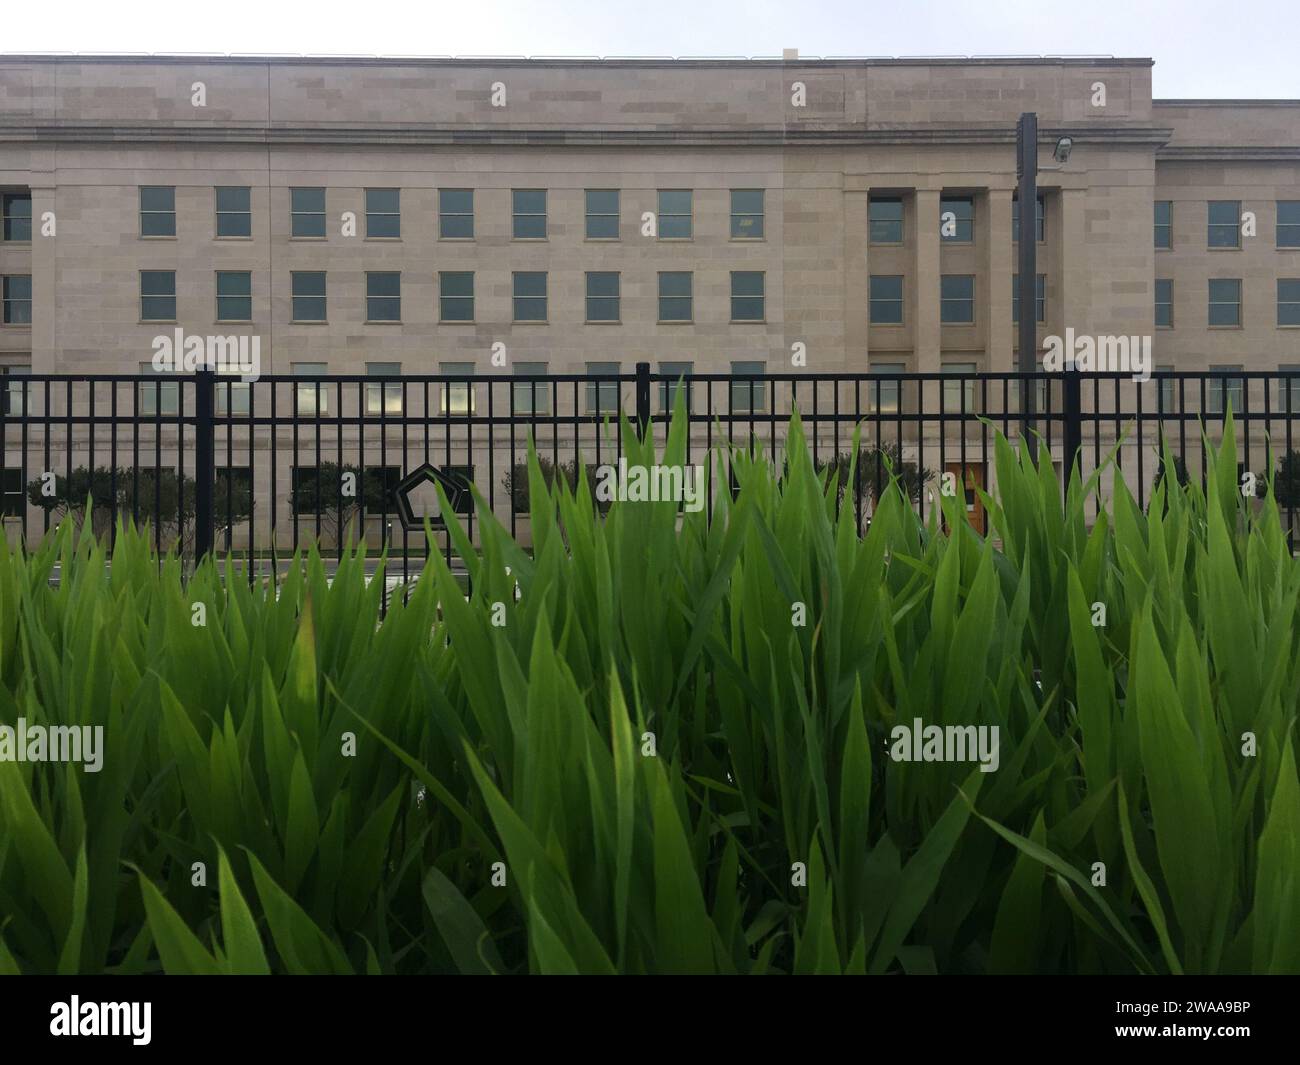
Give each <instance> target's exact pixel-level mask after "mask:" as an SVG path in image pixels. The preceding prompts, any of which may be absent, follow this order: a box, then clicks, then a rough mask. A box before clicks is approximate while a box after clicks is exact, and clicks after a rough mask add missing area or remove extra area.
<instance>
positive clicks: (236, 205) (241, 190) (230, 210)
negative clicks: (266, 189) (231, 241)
mask: <svg viewBox="0 0 1300 1065" xmlns="http://www.w3.org/2000/svg"><path fill="white" fill-rule="evenodd" d="M252 235H253V205H252V195H251V192H250V190H249V189H248V187H247V186H228V187H225V188H220V187H219V188H218V189H217V236H218V237H251V236H252Z"/></svg>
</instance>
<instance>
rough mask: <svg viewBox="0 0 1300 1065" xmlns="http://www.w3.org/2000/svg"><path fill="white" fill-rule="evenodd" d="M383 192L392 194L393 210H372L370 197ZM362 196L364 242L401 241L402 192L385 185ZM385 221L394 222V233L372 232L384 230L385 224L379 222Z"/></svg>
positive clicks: (371, 189)
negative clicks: (375, 229) (376, 229)
mask: <svg viewBox="0 0 1300 1065" xmlns="http://www.w3.org/2000/svg"><path fill="white" fill-rule="evenodd" d="M383 192H391V193H392V194H393V197H394V201H395V204H396V206H395V207H394V209H393V210H380V209H378V208H372V207H371V206H370V197H371V195H372V194H377V193H383ZM363 196H364V202H365V208H366V209H365V216H366V237H365V239H366V240H401V239H402V190H401V188H400V187H399V188H393V187H391V186H387V185H385V186H376V187H374V188H367V189H365V190H364V193H363ZM385 219H395V220H396V222H395V226H396V230H397V231H396V232H395V233H375V232H372V228H379V229H382V228H384V227H385V225H386V224H387V223H386V222H381V220H385ZM373 223H379V224H378V225H373ZM388 272H392V271H388Z"/></svg>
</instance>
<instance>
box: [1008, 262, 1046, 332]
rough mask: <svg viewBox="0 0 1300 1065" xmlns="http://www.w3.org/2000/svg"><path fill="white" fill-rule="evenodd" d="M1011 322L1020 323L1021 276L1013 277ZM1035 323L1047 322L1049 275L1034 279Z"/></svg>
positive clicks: (1041, 275)
mask: <svg viewBox="0 0 1300 1065" xmlns="http://www.w3.org/2000/svg"><path fill="white" fill-rule="evenodd" d="M1011 321H1012V322H1013V323H1014V322H1019V321H1020V275H1019V274H1012V275H1011ZM1034 321H1035V322H1045V321H1047V275H1046V274H1038V275H1037V276H1036V277H1035V278H1034Z"/></svg>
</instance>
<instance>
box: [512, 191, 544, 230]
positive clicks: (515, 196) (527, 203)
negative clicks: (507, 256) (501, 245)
mask: <svg viewBox="0 0 1300 1065" xmlns="http://www.w3.org/2000/svg"><path fill="white" fill-rule="evenodd" d="M510 196H511V201H512V208H511V209H512V212H513V220H512V228H511V235H512V236H513V237H514V239H515V240H542V239H543V238H544V237H545V236H546V190H545V189H514V190H512V191H511V193H510Z"/></svg>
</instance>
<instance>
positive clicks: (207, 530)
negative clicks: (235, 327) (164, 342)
mask: <svg viewBox="0 0 1300 1065" xmlns="http://www.w3.org/2000/svg"><path fill="white" fill-rule="evenodd" d="M216 376H217V375H216V374H215V373H214V372H213V371H212V370H199V371H198V372H197V373H196V374H195V376H194V480H195V485H194V563H195V565H198V563H199V561H200V560H201V559H202V558H203V557H204V556H205V555H208V554H211V552H212V532H213V529H212V525H213V523H212V487H213V485H212V482H213V480H214V478H215V474H216V471H215V467H214V465H213V463H214V462H215V461H216V459H215V455H216V425H215V424H214V422H213V413H214V411H215V409H216Z"/></svg>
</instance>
